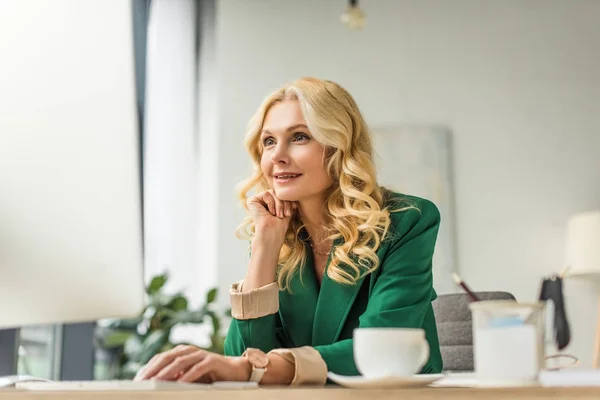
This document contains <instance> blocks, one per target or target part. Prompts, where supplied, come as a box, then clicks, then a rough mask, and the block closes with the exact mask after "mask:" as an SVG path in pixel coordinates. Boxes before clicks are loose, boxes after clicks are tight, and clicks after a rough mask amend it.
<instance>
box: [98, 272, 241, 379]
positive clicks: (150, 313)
mask: <svg viewBox="0 0 600 400" xmlns="http://www.w3.org/2000/svg"><path fill="white" fill-rule="evenodd" d="M167 280H168V274H166V273H165V274H162V275H159V276H156V277H154V278H152V280H151V281H150V284H149V285H148V286H147V287H146V294H147V297H148V302H147V305H146V307H145V308H144V310H143V311H142V313H141V314H140V315H139V316H137V317H135V318H130V319H114V320H104V321H99V323H98V327H97V329H96V335H95V345H96V349H97V352H96V354H97V359H98V358H101V359H104V360H105V363H106V364H107V371H105V372H103V373H97V374H96V375H99V374H100V375H102V376H101V377H100V378H101V379H132V378H133V377H134V376H135V374H136V373H137V371H138V370H139V369H140V368H141V367H142V366H143V365H145V364H146V363H147V362H148V361H149V360H150V359H151V358H152V357H153V356H154V355H155V354H157V353H160V352H163V351H166V350H169V349H172V348H173V347H175V346H177V345H178V344H187V343H172V342H171V341H170V335H171V331H172V329H173V328H174V327H176V326H177V325H180V324H205V323H206V321H210V323H211V325H212V331H211V334H210V346H208V347H206V350H209V351H212V352H215V353H219V354H223V344H224V341H225V337H224V335H223V334H222V333H221V327H222V322H221V321H222V318H223V317H226V316H228V315H231V310H228V311H227V312H225V313H222V314H220V313H218V312H217V311H216V310H215V308H216V304H215V300H216V298H217V289H216V288H213V289H211V290H209V291H208V293H207V295H206V303H205V304H204V305H203V306H201V307H199V308H198V309H194V310H192V309H190V308H189V307H188V299H187V297H186V296H185V295H184V294H183V293H176V294H173V295H168V294H165V293H164V291H163V289H164V286H165V283H166V282H167ZM98 355H99V356H100V357H98ZM97 377H98V376H97Z"/></svg>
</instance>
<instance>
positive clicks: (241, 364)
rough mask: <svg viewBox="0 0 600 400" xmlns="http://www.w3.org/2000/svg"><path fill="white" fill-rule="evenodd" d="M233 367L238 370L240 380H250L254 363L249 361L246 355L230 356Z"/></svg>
mask: <svg viewBox="0 0 600 400" xmlns="http://www.w3.org/2000/svg"><path fill="white" fill-rule="evenodd" d="M229 359H230V361H231V365H232V367H233V368H234V369H235V370H236V371H237V374H236V376H237V378H238V379H236V380H237V381H238V382H248V381H250V376H251V375H252V365H250V363H249V362H248V360H247V359H246V358H245V357H230V358H229Z"/></svg>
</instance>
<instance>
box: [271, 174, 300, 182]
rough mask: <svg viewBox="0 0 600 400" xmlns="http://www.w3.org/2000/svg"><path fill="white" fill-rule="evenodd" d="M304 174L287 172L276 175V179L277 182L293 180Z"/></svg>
mask: <svg viewBox="0 0 600 400" xmlns="http://www.w3.org/2000/svg"><path fill="white" fill-rule="evenodd" d="M301 176H302V174H286V175H275V176H274V178H275V181H277V182H289V181H291V180H294V179H296V178H299V177H301Z"/></svg>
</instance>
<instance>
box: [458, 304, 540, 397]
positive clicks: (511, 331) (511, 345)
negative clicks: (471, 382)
mask: <svg viewBox="0 0 600 400" xmlns="http://www.w3.org/2000/svg"><path fill="white" fill-rule="evenodd" d="M544 307H545V303H530V304H524V303H517V302H516V301H513V300H492V301H478V302H473V303H471V304H469V308H470V309H471V313H472V317H473V355H474V362H475V375H476V378H477V383H478V384H481V385H482V386H527V385H537V384H538V377H539V373H540V371H541V370H542V369H543V368H544V364H545V351H544V338H545V322H544Z"/></svg>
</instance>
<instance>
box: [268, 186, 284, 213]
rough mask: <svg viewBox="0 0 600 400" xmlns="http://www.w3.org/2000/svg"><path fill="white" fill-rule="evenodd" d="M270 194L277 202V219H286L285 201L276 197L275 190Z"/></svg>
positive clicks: (270, 191)
mask: <svg viewBox="0 0 600 400" xmlns="http://www.w3.org/2000/svg"><path fill="white" fill-rule="evenodd" d="M268 193H269V194H270V195H271V197H272V198H273V200H274V201H275V214H273V215H275V216H276V217H279V218H283V217H285V215H284V213H285V211H284V209H283V201H281V200H279V198H278V197H277V196H276V195H275V191H274V190H273V189H271V190H269V191H268Z"/></svg>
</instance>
